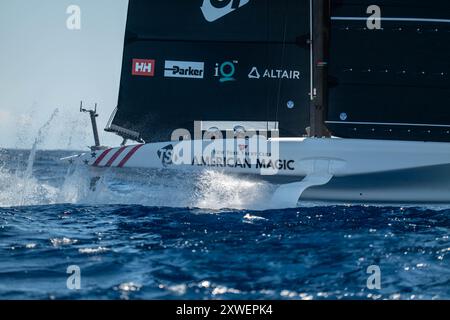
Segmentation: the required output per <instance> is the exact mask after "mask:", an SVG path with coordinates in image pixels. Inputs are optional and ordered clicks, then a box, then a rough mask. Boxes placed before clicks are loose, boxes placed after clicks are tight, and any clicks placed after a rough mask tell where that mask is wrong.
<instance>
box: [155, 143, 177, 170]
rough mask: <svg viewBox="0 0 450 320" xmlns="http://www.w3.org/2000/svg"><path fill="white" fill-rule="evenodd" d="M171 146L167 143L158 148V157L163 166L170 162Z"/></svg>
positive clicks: (168, 164)
mask: <svg viewBox="0 0 450 320" xmlns="http://www.w3.org/2000/svg"><path fill="white" fill-rule="evenodd" d="M172 156H173V146H172V145H171V144H169V145H168V146H167V147H164V148H161V149H159V150H158V158H159V159H160V160H161V163H162V165H163V166H164V167H167V166H170V165H171V164H172Z"/></svg>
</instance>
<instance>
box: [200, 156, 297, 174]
mask: <svg viewBox="0 0 450 320" xmlns="http://www.w3.org/2000/svg"><path fill="white" fill-rule="evenodd" d="M192 165H193V166H200V167H215V168H225V167H227V168H241V169H257V170H261V169H272V170H282V171H294V170H295V160H281V159H280V160H272V159H259V158H258V159H256V163H253V162H252V161H251V159H249V158H241V157H230V158H227V157H208V156H202V157H194V159H193V160H192Z"/></svg>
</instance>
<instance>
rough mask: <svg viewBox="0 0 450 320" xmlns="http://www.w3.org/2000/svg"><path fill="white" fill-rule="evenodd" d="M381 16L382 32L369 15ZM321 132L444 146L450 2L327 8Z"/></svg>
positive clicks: (449, 112)
mask: <svg viewBox="0 0 450 320" xmlns="http://www.w3.org/2000/svg"><path fill="white" fill-rule="evenodd" d="M372 4H376V5H378V6H379V7H380V9H381V18H382V19H381V30H377V29H375V30H371V29H369V28H368V26H367V20H366V18H367V17H369V16H370V14H367V8H368V7H369V6H370V5H372ZM331 25H332V30H331V43H330V47H331V49H330V74H329V87H330V91H329V110H328V119H327V120H328V121H327V127H328V128H329V130H330V131H331V132H332V134H334V135H335V136H340V137H347V138H374V139H400V140H419V141H450V1H448V0H430V1H423V0H408V1H403V0H379V1H372V0H370V1H361V0H359V1H355V0H340V1H337V0H336V1H332V21H331Z"/></svg>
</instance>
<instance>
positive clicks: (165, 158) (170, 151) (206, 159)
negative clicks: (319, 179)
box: [157, 144, 295, 171]
mask: <svg viewBox="0 0 450 320" xmlns="http://www.w3.org/2000/svg"><path fill="white" fill-rule="evenodd" d="M238 147H239V150H240V152H239V151H232V150H227V151H223V150H222V151H217V150H214V151H213V152H212V155H209V156H208V155H194V156H193V157H192V162H191V163H190V165H192V166H197V167H217V168H242V169H256V170H262V169H272V170H282V171H294V170H295V160H289V159H287V160H285V159H273V158H272V155H271V153H259V152H256V153H250V152H248V151H246V150H247V148H248V145H246V144H241V145H239V146H238ZM174 152H175V151H174V146H173V145H172V144H169V145H167V146H165V147H163V148H161V149H159V150H158V151H157V156H158V158H159V159H160V160H161V164H162V165H163V166H164V167H169V166H171V165H173V164H174V162H173V157H174ZM255 156H256V158H255ZM180 164H189V162H187V163H180Z"/></svg>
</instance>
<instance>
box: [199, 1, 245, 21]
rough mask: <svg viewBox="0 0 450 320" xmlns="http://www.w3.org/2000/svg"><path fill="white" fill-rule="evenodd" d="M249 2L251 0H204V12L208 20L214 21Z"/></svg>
mask: <svg viewBox="0 0 450 320" xmlns="http://www.w3.org/2000/svg"><path fill="white" fill-rule="evenodd" d="M249 2H250V0H204V1H203V6H202V12H203V15H204V16H205V19H206V21H208V22H214V21H216V20H218V19H220V18H222V17H224V16H226V15H227V14H229V13H231V12H233V11H234V10H236V9H239V8H240V7H243V6H245V5H246V4H247V3H249Z"/></svg>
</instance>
